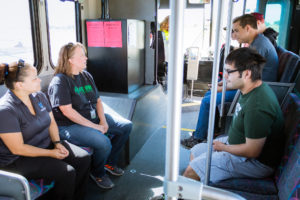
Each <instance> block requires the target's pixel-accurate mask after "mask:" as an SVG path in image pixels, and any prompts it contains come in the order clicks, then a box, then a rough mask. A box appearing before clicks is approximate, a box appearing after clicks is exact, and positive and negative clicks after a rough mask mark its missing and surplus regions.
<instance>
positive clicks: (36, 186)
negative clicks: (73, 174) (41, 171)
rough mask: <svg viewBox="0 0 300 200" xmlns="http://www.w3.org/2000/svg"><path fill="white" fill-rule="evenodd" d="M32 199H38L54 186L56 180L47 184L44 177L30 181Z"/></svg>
mask: <svg viewBox="0 0 300 200" xmlns="http://www.w3.org/2000/svg"><path fill="white" fill-rule="evenodd" d="M29 186H30V196H31V199H36V198H38V197H39V196H42V194H45V193H46V192H48V191H49V190H50V189H51V188H52V187H53V186H54V181H52V182H51V183H50V184H46V183H45V182H44V180H43V179H39V180H31V181H29Z"/></svg>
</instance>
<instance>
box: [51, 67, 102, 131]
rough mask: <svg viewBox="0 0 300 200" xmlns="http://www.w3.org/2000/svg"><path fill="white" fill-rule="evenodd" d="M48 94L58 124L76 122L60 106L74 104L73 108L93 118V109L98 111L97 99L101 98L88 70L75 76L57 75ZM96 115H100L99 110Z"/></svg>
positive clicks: (65, 124) (88, 117)
mask: <svg viewBox="0 0 300 200" xmlns="http://www.w3.org/2000/svg"><path fill="white" fill-rule="evenodd" d="M48 95H49V99H50V103H51V106H52V109H53V114H54V117H55V120H56V122H57V124H58V126H69V125H72V124H74V122H72V121H71V120H69V119H68V118H67V117H65V116H64V115H63V114H62V112H61V111H60V109H59V106H63V105H68V104H72V107H73V109H75V110H76V111H77V112H78V113H80V114H81V115H82V116H83V117H85V118H87V119H89V120H91V119H92V118H91V110H92V109H94V110H95V111H96V104H97V99H98V98H99V92H98V90H97V87H96V85H95V83H94V80H93V78H92V76H91V74H90V73H88V72H87V71H83V72H81V73H79V74H78V75H74V76H73V77H70V76H67V75H65V74H57V75H55V76H54V77H53V79H52V81H51V83H50V85H49V88H48ZM96 117H98V115H97V112H96Z"/></svg>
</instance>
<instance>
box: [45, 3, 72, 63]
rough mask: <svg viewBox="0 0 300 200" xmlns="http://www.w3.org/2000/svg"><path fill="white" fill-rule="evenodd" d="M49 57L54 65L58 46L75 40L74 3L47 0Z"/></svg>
mask: <svg viewBox="0 0 300 200" xmlns="http://www.w3.org/2000/svg"><path fill="white" fill-rule="evenodd" d="M47 16H48V29H49V44H50V59H51V63H52V64H53V65H54V66H55V65H56V63H57V59H58V54H59V50H60V48H61V47H62V46H63V45H64V44H67V43H69V42H76V23H75V3H74V2H70V1H65V2H62V1H60V0H48V1H47Z"/></svg>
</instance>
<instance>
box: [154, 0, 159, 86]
mask: <svg viewBox="0 0 300 200" xmlns="http://www.w3.org/2000/svg"><path fill="white" fill-rule="evenodd" d="M159 3H160V1H159V0H155V36H154V35H153V36H152V37H153V38H155V41H154V42H155V50H154V80H153V85H156V84H157V69H158V19H157V18H158V16H157V15H158V7H159Z"/></svg>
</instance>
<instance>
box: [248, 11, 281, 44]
mask: <svg viewBox="0 0 300 200" xmlns="http://www.w3.org/2000/svg"><path fill="white" fill-rule="evenodd" d="M251 15H253V16H254V17H255V18H256V22H257V29H258V32H259V33H262V34H264V36H265V37H266V38H268V39H269V40H270V42H271V43H272V44H273V46H274V47H275V48H276V47H277V43H276V40H277V36H278V33H277V32H276V31H275V30H274V29H273V28H271V27H268V28H267V27H266V24H265V19H264V15H263V14H260V13H257V12H253V13H251Z"/></svg>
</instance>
